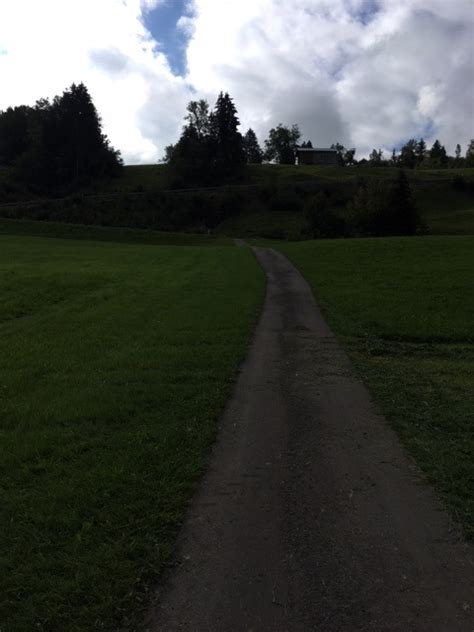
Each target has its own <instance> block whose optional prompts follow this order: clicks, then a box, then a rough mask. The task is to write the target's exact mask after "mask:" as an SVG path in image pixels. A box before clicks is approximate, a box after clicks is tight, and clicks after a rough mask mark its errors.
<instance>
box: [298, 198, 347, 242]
mask: <svg viewBox="0 0 474 632" xmlns="http://www.w3.org/2000/svg"><path fill="white" fill-rule="evenodd" d="M303 214H304V223H303V232H304V234H305V235H307V236H309V237H313V238H316V239H317V238H321V237H342V236H343V235H344V232H345V225H344V219H343V218H342V217H341V216H340V215H338V214H337V213H336V212H335V211H334V209H332V208H331V207H330V204H329V198H328V197H327V195H326V194H325V193H324V192H322V191H320V192H319V193H316V195H314V196H312V197H310V198H309V199H308V200H307V201H306V203H305V205H304V211H303Z"/></svg>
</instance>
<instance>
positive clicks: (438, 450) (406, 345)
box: [277, 237, 474, 538]
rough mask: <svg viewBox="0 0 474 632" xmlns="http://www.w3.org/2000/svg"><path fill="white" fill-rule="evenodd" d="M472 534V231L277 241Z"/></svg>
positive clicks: (415, 454) (473, 528)
mask: <svg viewBox="0 0 474 632" xmlns="http://www.w3.org/2000/svg"><path fill="white" fill-rule="evenodd" d="M277 247H278V248H279V249H280V250H282V251H283V252H284V253H285V254H287V255H288V256H289V257H290V259H291V260H292V261H293V262H294V263H295V265H297V266H298V268H299V269H300V270H301V271H302V273H303V274H304V276H305V277H306V278H307V279H308V281H309V282H310V284H311V286H312V287H313V290H314V292H315V295H316V297H317V299H318V301H319V303H320V305H321V306H322V309H323V311H324V313H325V315H326V317H327V318H328V320H329V322H330V324H331V326H332V327H333V329H334V331H335V332H336V333H337V334H338V335H339V336H340V337H341V340H342V342H343V343H344V344H345V346H346V348H347V349H348V351H349V353H350V355H351V357H352V360H353V361H354V363H355V365H356V367H357V369H358V371H359V372H360V374H361V375H362V376H363V377H364V379H365V381H366V382H367V384H368V386H369V387H370V389H371V392H372V393H373V395H374V396H375V399H376V400H377V401H378V403H379V404H380V406H381V408H382V410H383V411H384V413H385V414H386V415H387V417H388V419H389V420H390V421H391V423H392V424H393V426H394V427H395V429H396V430H397V431H398V432H399V433H400V436H401V438H402V440H403V442H404V443H405V444H406V446H407V447H408V449H409V450H410V451H411V453H412V454H413V455H414V456H415V458H416V460H417V461H418V463H419V464H420V465H421V467H422V469H423V470H424V472H425V474H426V476H427V478H428V479H429V480H430V481H431V482H432V483H433V484H434V485H435V487H436V488H437V489H438V491H439V492H440V493H441V494H442V495H443V497H444V498H445V500H446V502H447V504H448V506H449V507H450V509H451V510H452V511H453V513H454V515H455V517H456V518H457V519H458V520H459V521H460V522H461V523H462V524H463V526H464V529H465V533H466V535H467V536H468V537H470V538H474V496H473V493H472V490H473V489H474V417H473V410H474V371H473V366H474V364H473V362H474V338H473V331H472V323H473V322H474V291H473V286H472V270H473V269H474V238H473V237H425V238H405V239H403V238H395V239H359V240H338V241H319V242H306V243H301V244H281V243H280V244H278V245H277Z"/></svg>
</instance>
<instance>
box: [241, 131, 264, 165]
mask: <svg viewBox="0 0 474 632" xmlns="http://www.w3.org/2000/svg"><path fill="white" fill-rule="evenodd" d="M243 146H244V152H245V156H246V159H247V162H248V163H250V164H260V163H261V162H262V160H263V151H262V150H261V148H260V145H259V144H258V140H257V136H256V134H255V132H254V131H253V129H252V128H250V129H248V130H247V132H246V134H245V136H244V139H243Z"/></svg>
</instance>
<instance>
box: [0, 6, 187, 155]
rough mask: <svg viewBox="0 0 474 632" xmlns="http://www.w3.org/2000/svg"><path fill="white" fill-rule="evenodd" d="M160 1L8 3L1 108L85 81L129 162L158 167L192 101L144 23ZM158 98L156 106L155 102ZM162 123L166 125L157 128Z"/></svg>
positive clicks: (2, 16) (1, 31) (0, 17)
mask: <svg viewBox="0 0 474 632" xmlns="http://www.w3.org/2000/svg"><path fill="white" fill-rule="evenodd" d="M156 5H157V1H156V0H123V1H122V0H99V1H97V0H81V1H80V2H79V1H78V2H76V1H72V0H29V1H28V0H23V1H21V0H1V3H0V48H1V49H3V50H5V51H6V54H4V55H2V56H0V81H1V86H2V90H1V93H0V109H1V108H5V107H7V106H9V105H17V104H20V103H28V104H33V103H34V102H35V100H36V99H38V98H40V97H52V96H54V95H55V94H58V93H61V92H62V91H63V90H64V89H65V88H66V87H68V86H69V85H70V84H71V83H73V82H76V83H78V82H80V81H84V83H85V84H86V85H87V87H88V88H89V91H90V92H91V94H92V96H93V98H94V102H95V104H96V107H97V109H98V110H99V112H100V114H101V115H102V119H103V124H104V130H105V132H106V133H107V134H108V136H109V138H110V139H111V141H112V143H113V145H114V146H115V147H117V148H119V149H121V150H122V153H123V156H124V158H125V160H126V161H127V162H150V161H156V160H157V159H158V158H159V157H160V156H161V154H162V148H163V147H164V145H166V144H167V143H169V142H171V141H172V140H174V139H175V137H176V133H177V129H178V128H179V126H180V124H181V119H182V112H183V110H184V108H185V105H186V102H187V101H188V100H189V98H190V90H189V87H188V86H187V84H186V83H185V81H184V80H183V79H180V78H177V77H175V76H174V75H173V74H172V73H171V71H170V69H169V66H168V63H167V60H166V57H165V56H164V55H163V54H161V53H158V52H156V51H155V42H154V41H153V40H152V38H151V36H150V35H149V33H148V32H147V31H146V29H145V27H144V26H143V23H142V16H143V11H144V10H145V9H146V8H148V9H149V8H153V7H155V6H156ZM153 96H154V97H156V98H155V99H154V100H153V102H152V103H151V98H152V97H153ZM158 116H161V122H160V125H156V124H155V123H154V121H156V119H157V117H158Z"/></svg>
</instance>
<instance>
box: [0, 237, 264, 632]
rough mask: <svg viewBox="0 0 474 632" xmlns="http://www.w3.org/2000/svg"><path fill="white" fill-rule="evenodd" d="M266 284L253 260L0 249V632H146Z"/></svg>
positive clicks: (106, 246) (43, 241)
mask: <svg viewBox="0 0 474 632" xmlns="http://www.w3.org/2000/svg"><path fill="white" fill-rule="evenodd" d="M23 228H25V227H23ZM78 231H79V229H78ZM166 239H167V243H168V244H170V242H171V240H170V236H169V235H168V236H167V237H166ZM179 239H180V241H179V243H181V237H180V238H179ZM198 243H199V241H198ZM263 288H264V281H263V275H262V273H261V272H260V271H259V268H258V267H257V265H256V263H255V261H254V259H253V257H252V255H251V253H250V252H249V251H248V250H247V249H237V248H226V247H213V248H204V247H193V246H184V247H177V246H172V245H167V246H158V247H157V246H151V245H146V246H144V245H136V244H119V243H102V242H99V241H96V242H91V241H79V240H77V241H76V240H72V239H68V240H61V239H51V238H42V237H27V236H11V235H4V234H3V235H0V358H1V362H0V419H1V427H0V442H1V452H2V461H1V466H0V467H1V491H0V493H1V499H0V502H1V507H2V510H1V525H0V541H1V547H0V549H1V553H0V554H1V561H0V567H1V568H2V572H1V573H0V621H1V624H0V629H1V630H2V632H3V631H5V632H7V631H8V632H26V631H30V630H42V631H48V632H51V631H58V632H64V631H66V630H67V631H68V632H71V631H72V632H78V631H81V632H86V631H87V632H90V631H91V630H127V631H130V630H133V629H135V624H134V622H135V621H138V622H140V621H141V620H142V616H143V610H144V609H145V608H146V606H147V604H148V601H149V594H148V592H147V591H148V589H149V588H150V587H151V588H153V587H154V586H155V585H156V580H157V577H158V576H159V573H160V571H161V570H162V569H163V567H164V565H166V564H167V562H169V560H170V556H171V552H172V545H173V542H174V538H175V535H176V532H177V529H178V528H179V524H180V522H181V520H182V517H183V509H184V507H185V505H186V502H187V500H188V499H189V497H190V495H191V494H192V492H193V489H194V485H195V482H196V480H197V478H198V477H199V475H200V474H201V473H202V471H203V469H204V468H205V466H206V462H207V457H208V452H209V447H210V444H211V443H212V441H213V438H214V436H215V431H216V419H217V417H218V415H219V413H220V411H221V409H222V407H223V404H224V402H225V400H226V398H227V396H228V394H229V391H230V388H231V385H232V380H233V378H234V376H235V375H236V371H237V368H238V365H239V363H240V361H241V360H242V358H243V357H244V354H245V352H246V345H247V342H248V339H249V335H250V333H251V331H252V328H253V325H254V323H255V319H256V315H257V313H258V311H259V307H260V304H261V300H262V296H263ZM137 627H138V628H140V625H138V626H137Z"/></svg>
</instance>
